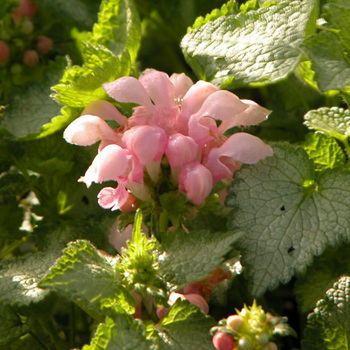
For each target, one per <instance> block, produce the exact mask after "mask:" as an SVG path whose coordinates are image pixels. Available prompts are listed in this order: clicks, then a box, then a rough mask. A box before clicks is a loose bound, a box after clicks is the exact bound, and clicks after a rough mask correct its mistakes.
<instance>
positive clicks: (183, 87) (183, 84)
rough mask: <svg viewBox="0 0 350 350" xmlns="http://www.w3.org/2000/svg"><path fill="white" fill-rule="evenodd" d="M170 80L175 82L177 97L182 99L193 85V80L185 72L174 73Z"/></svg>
mask: <svg viewBox="0 0 350 350" xmlns="http://www.w3.org/2000/svg"><path fill="white" fill-rule="evenodd" d="M170 81H171V82H172V83H173V84H174V89H175V92H174V93H175V98H176V99H182V98H183V97H184V95H185V94H186V92H187V91H188V89H189V88H190V87H191V86H192V85H193V81H192V80H191V79H190V78H189V77H188V76H187V75H186V74H185V73H181V74H177V73H174V74H172V75H171V76H170Z"/></svg>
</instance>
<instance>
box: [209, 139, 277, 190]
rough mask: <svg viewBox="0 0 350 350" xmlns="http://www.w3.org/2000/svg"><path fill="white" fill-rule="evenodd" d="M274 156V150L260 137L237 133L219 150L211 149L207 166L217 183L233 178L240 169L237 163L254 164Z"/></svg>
mask: <svg viewBox="0 0 350 350" xmlns="http://www.w3.org/2000/svg"><path fill="white" fill-rule="evenodd" d="M272 154H273V150H272V148H271V147H270V146H268V145H266V144H265V143H264V142H263V141H262V140H260V139H259V138H258V137H256V136H253V135H250V134H247V133H237V134H233V135H232V136H230V137H229V138H228V139H227V140H226V141H225V143H224V144H223V145H221V146H220V147H219V148H213V149H211V151H210V152H209V154H208V158H207V161H206V163H205V165H206V167H207V168H208V169H209V170H210V171H211V173H212V174H213V178H214V183H215V182H217V181H219V180H221V179H223V178H229V177H231V176H232V174H233V172H234V170H236V169H237V168H239V165H238V164H236V162H241V163H246V164H254V163H257V162H258V161H260V160H262V159H264V158H266V157H269V156H272Z"/></svg>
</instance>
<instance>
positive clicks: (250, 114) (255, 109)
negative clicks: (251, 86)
mask: <svg viewBox="0 0 350 350" xmlns="http://www.w3.org/2000/svg"><path fill="white" fill-rule="evenodd" d="M241 102H243V103H244V104H246V105H247V108H246V109H245V110H244V111H243V112H241V113H239V114H237V115H235V116H234V117H232V118H228V119H225V120H223V121H222V123H221V125H220V126H219V132H221V133H224V132H225V131H226V130H228V129H230V128H232V127H234V126H249V125H257V124H259V123H261V122H263V121H264V120H266V118H267V116H268V115H269V114H270V113H271V111H270V110H268V109H266V108H264V107H261V106H259V105H258V104H257V103H255V102H254V101H251V100H241Z"/></svg>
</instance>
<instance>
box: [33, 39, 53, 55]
mask: <svg viewBox="0 0 350 350" xmlns="http://www.w3.org/2000/svg"><path fill="white" fill-rule="evenodd" d="M52 46H53V41H52V39H50V38H48V37H47V36H44V35H40V36H39V37H38V42H37V44H36V49H37V50H38V52H40V53H42V54H45V53H48V52H49V50H50V49H51V48H52Z"/></svg>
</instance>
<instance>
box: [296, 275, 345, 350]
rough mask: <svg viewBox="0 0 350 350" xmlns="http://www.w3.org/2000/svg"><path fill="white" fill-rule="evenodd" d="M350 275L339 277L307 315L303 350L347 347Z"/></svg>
mask: <svg viewBox="0 0 350 350" xmlns="http://www.w3.org/2000/svg"><path fill="white" fill-rule="evenodd" d="M349 290H350V277H348V276H345V277H342V278H340V279H339V280H338V281H337V282H336V283H334V285H333V287H332V288H330V289H329V290H328V291H327V292H326V295H325V297H324V299H321V300H320V301H319V302H318V303H317V306H316V308H315V310H314V312H313V313H311V314H310V315H309V316H308V319H307V326H306V329H305V332H304V336H305V339H304V340H303V342H302V349H303V350H313V349H319V350H338V349H347V348H348V343H349V339H350V329H349V320H350V313H349V310H350V308H349Z"/></svg>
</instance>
